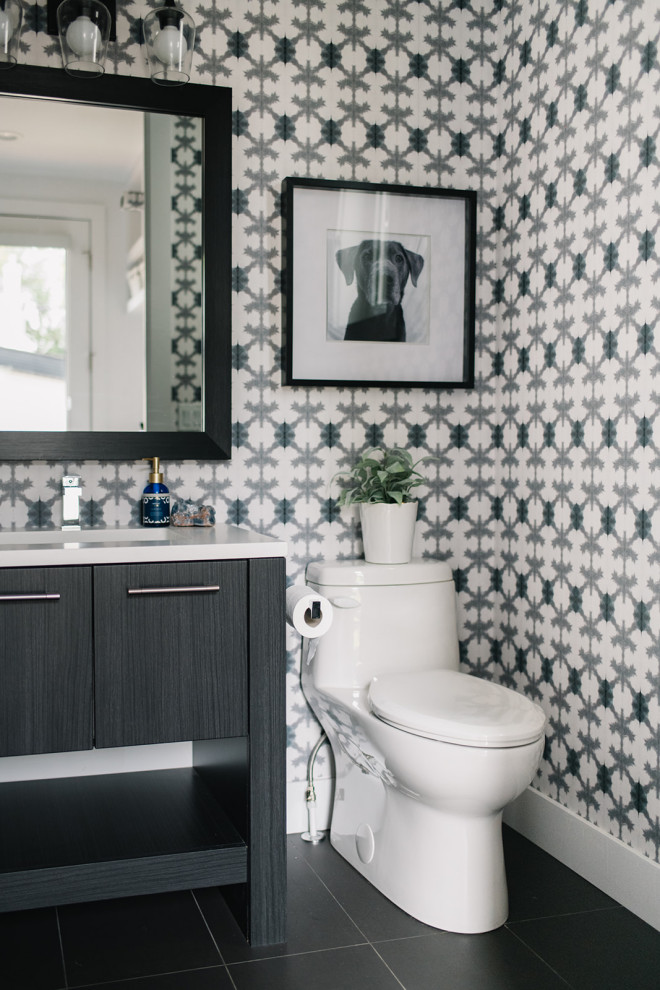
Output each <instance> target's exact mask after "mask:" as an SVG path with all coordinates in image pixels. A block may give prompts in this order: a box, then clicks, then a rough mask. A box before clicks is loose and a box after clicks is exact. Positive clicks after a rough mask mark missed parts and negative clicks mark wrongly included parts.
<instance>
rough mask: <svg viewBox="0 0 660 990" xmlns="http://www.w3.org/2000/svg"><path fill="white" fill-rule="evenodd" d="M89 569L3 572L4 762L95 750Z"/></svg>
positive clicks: (0, 718)
mask: <svg viewBox="0 0 660 990" xmlns="http://www.w3.org/2000/svg"><path fill="white" fill-rule="evenodd" d="M91 589H92V585H91V571H90V568H88V567H67V568H59V567H54V568H44V567H36V568H8V569H6V570H0V756H24V755H28V754H31V753H64V752H69V751H71V750H80V749H90V748H91V746H92V714H93V709H92V663H91V659H92V613H91V608H90V607H89V603H90V602H91Z"/></svg>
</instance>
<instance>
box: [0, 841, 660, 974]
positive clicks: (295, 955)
mask: <svg viewBox="0 0 660 990" xmlns="http://www.w3.org/2000/svg"><path fill="white" fill-rule="evenodd" d="M505 849H506V855H507V869H508V876H509V894H510V902H511V911H510V916H509V920H508V922H507V924H506V925H505V926H504V927H503V928H500V929H499V930H498V931H495V932H491V933H489V934H487V935H453V934H450V933H448V932H440V931H436V930H435V929H432V928H427V927H426V926H425V925H422V924H420V923H419V922H417V921H414V920H413V919H412V918H410V917H409V916H408V915H405V914H403V913H402V912H401V911H399V910H398V909H397V908H395V907H394V906H393V905H392V904H390V902H389V901H387V900H385V898H383V897H382V896H381V895H380V894H379V893H378V892H377V891H375V890H374V889H373V888H372V887H371V886H370V885H369V884H368V883H366V881H364V880H363V879H362V877H360V876H359V875H358V874H357V873H356V872H355V871H354V870H353V869H351V867H350V866H348V865H347V864H346V863H345V862H344V861H343V860H342V859H341V858H340V857H339V856H338V855H337V854H336V853H335V852H334V850H333V849H332V848H331V846H330V844H329V842H327V841H326V842H322V843H321V844H320V845H318V846H310V845H307V844H305V843H304V842H302V841H301V839H300V838H299V836H289V941H288V942H287V943H286V944H285V945H281V946H274V947H270V948H268V949H255V950H251V949H250V948H249V947H248V946H246V945H245V943H244V942H243V940H242V938H241V936H240V934H239V932H238V930H237V928H236V927H235V925H234V922H233V920H232V918H231V916H230V915H229V913H228V911H227V909H226V907H225V906H224V902H223V900H222V898H221V896H220V895H219V893H218V892H217V891H216V890H204V891H195V892H194V893H191V892H189V891H186V892H183V893H177V894H167V895H158V896H153V897H140V898H133V899H126V900H121V901H105V902H101V903H97V904H83V905H72V906H68V907H62V908H58V909H57V910H55V909H48V910H39V911H27V912H21V913H16V914H12V915H0V987H2V988H3V990H62V988H69V987H77V988H81V990H82V988H89V987H92V986H95V987H97V986H101V987H103V988H104V990H232V988H233V990H298V988H300V990H401V987H404V988H405V990H566V988H567V987H571V988H574V990H578V988H579V990H658V988H659V987H660V934H659V933H658V932H656V931H655V930H654V929H652V928H650V927H649V926H648V925H646V924H644V923H643V922H642V921H640V920H639V919H638V918H636V917H635V916H634V915H632V914H630V913H629V912H628V911H625V910H624V909H623V908H621V907H620V906H619V905H618V904H616V902H615V901H613V900H611V899H610V898H609V897H607V896H606V895H605V894H602V893H600V891H598V890H596V888H595V887H592V886H591V885H590V884H588V883H586V881H584V880H582V879H580V878H579V877H578V876H577V875H576V874H574V873H572V872H571V871H570V870H568V869H567V868H566V867H564V866H562V865H561V864H560V863H558V862H557V861H556V860H554V859H552V858H551V857H550V856H548V855H546V854H545V853H543V852H541V851H540V850H539V849H537V848H536V847H535V846H533V845H531V843H529V842H527V841H526V840H525V839H523V838H521V837H520V836H518V835H517V834H516V833H515V832H511V831H509V830H506V831H505Z"/></svg>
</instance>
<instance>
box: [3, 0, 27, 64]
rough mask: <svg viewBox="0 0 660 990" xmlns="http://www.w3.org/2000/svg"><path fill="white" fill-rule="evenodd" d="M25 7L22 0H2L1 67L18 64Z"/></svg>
mask: <svg viewBox="0 0 660 990" xmlns="http://www.w3.org/2000/svg"><path fill="white" fill-rule="evenodd" d="M22 22H23V8H22V6H21V3H20V0H0V68H1V69H8V68H11V66H12V65H15V64H16V55H17V53H18V42H19V39H20V36H21V24H22Z"/></svg>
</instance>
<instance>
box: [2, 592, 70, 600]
mask: <svg viewBox="0 0 660 990" xmlns="http://www.w3.org/2000/svg"><path fill="white" fill-rule="evenodd" d="M59 600H60V596H59V594H57V592H48V591H47V592H45V593H44V594H43V595H0V602H58V601H59Z"/></svg>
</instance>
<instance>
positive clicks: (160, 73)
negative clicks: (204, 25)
mask: <svg viewBox="0 0 660 990" xmlns="http://www.w3.org/2000/svg"><path fill="white" fill-rule="evenodd" d="M144 42H145V45H146V47H147V55H148V57H149V71H150V72H151V78H152V79H153V81H154V82H155V83H160V85H162V86H180V85H181V84H182V83H186V82H188V80H189V79H190V71H191V67H192V55H193V48H194V46H195V22H194V21H193V19H192V17H191V16H190V14H187V13H186V12H185V10H181V8H180V7H177V6H176V4H175V2H174V0H165V4H164V6H162V7H158V8H157V9H156V10H152V11H151V13H150V14H147V16H146V17H145V19H144Z"/></svg>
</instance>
